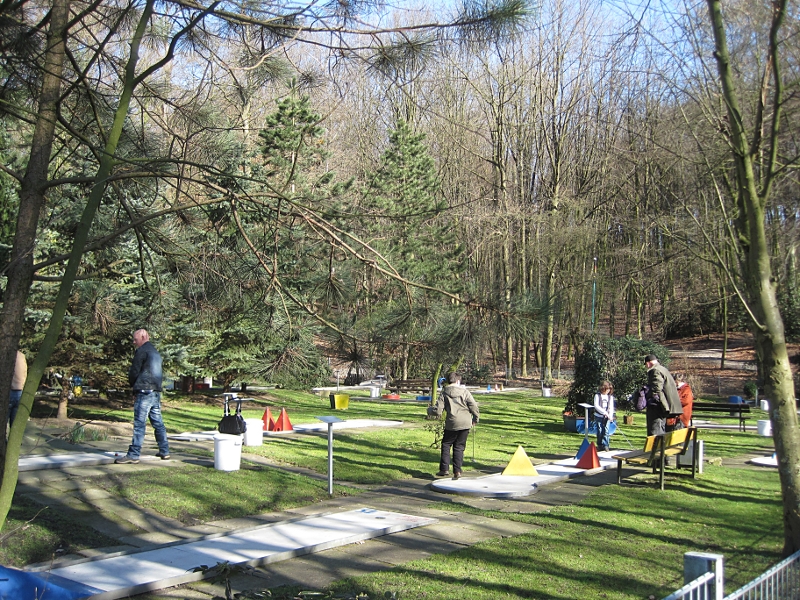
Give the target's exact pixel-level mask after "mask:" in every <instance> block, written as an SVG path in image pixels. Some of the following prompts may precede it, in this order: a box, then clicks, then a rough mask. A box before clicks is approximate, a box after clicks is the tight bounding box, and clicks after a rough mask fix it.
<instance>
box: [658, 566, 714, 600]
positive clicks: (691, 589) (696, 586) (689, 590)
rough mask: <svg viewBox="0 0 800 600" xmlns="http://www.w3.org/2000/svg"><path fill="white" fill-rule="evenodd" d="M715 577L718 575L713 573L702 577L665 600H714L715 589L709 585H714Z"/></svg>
mask: <svg viewBox="0 0 800 600" xmlns="http://www.w3.org/2000/svg"><path fill="white" fill-rule="evenodd" d="M715 577H716V574H715V573H714V572H713V571H709V572H708V573H705V574H703V575H700V577H698V578H697V579H695V580H693V581H690V582H689V583H687V584H686V585H685V586H683V587H682V588H681V589H679V590H677V591H675V592H672V593H671V594H670V595H669V596H667V597H666V598H664V600H713V599H714V589H713V586H712V585H710V584H709V583H710V582H712V583H713V580H714V578H715Z"/></svg>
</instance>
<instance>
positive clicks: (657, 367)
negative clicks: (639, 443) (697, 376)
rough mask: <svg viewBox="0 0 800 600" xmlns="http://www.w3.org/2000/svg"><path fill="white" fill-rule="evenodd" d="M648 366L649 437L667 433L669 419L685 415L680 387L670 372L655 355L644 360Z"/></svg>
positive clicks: (649, 355)
mask: <svg viewBox="0 0 800 600" xmlns="http://www.w3.org/2000/svg"><path fill="white" fill-rule="evenodd" d="M644 363H645V365H646V366H647V385H648V386H649V388H650V389H649V391H648V396H647V435H662V434H664V433H666V425H667V418H669V417H674V416H676V415H682V414H683V407H682V406H681V397H680V395H679V394H678V387H677V386H676V385H675V380H674V379H673V378H672V374H671V373H670V372H669V370H668V369H667V368H666V367H665V366H663V365H662V364H661V363H659V362H658V358H656V357H655V355H653V354H648V355H647V356H645V358H644Z"/></svg>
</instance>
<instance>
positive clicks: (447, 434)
mask: <svg viewBox="0 0 800 600" xmlns="http://www.w3.org/2000/svg"><path fill="white" fill-rule="evenodd" d="M447 381H448V382H449V385H447V386H445V387H444V389H442V393H441V394H439V398H438V399H437V401H436V406H432V407H431V409H432V410H431V414H432V415H435V416H437V417H441V416H442V411H444V412H446V413H447V416H446V417H445V421H444V436H443V437H442V456H441V460H440V461H439V472H438V473H437V474H436V475H437V477H447V476H448V475H450V448H451V447H452V448H453V479H458V478H459V477H461V465H462V464H463V462H464V449H465V448H466V447H467V436H468V435H469V430H470V428H471V427H472V426H473V425H474V424H475V423H477V422H478V419H479V418H480V413H479V412H478V403H477V402H475V398H473V397H472V394H470V393H469V390H467V388H465V387H464V386H462V385H461V375H459V374H458V373H450V374H449V375H448V376H447Z"/></svg>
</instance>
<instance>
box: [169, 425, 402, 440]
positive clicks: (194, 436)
mask: <svg viewBox="0 0 800 600" xmlns="http://www.w3.org/2000/svg"><path fill="white" fill-rule="evenodd" d="M402 424H403V422H402V421H390V420H387V419H348V420H345V421H342V422H341V423H334V424H333V428H334V429H361V428H364V427H400V426H401V425H402ZM327 430H328V425H327V424H326V423H302V424H300V425H293V426H292V430H291V431H265V432H264V436H274V435H286V434H288V433H309V432H315V431H327ZM216 433H217V432H216V431H196V432H185V433H177V434H174V435H169V436H167V437H168V438H169V439H171V440H179V441H184V442H200V441H208V442H213V441H214V434H216Z"/></svg>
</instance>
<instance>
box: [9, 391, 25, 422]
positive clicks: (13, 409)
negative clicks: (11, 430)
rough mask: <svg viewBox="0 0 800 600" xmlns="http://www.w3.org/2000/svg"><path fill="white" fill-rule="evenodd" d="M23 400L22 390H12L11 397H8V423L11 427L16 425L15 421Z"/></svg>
mask: <svg viewBox="0 0 800 600" xmlns="http://www.w3.org/2000/svg"><path fill="white" fill-rule="evenodd" d="M21 399H22V390H11V395H10V396H9V397H8V422H9V424H10V425H13V424H14V419H15V418H16V416H17V410H18V409H19V401H20V400H21Z"/></svg>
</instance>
